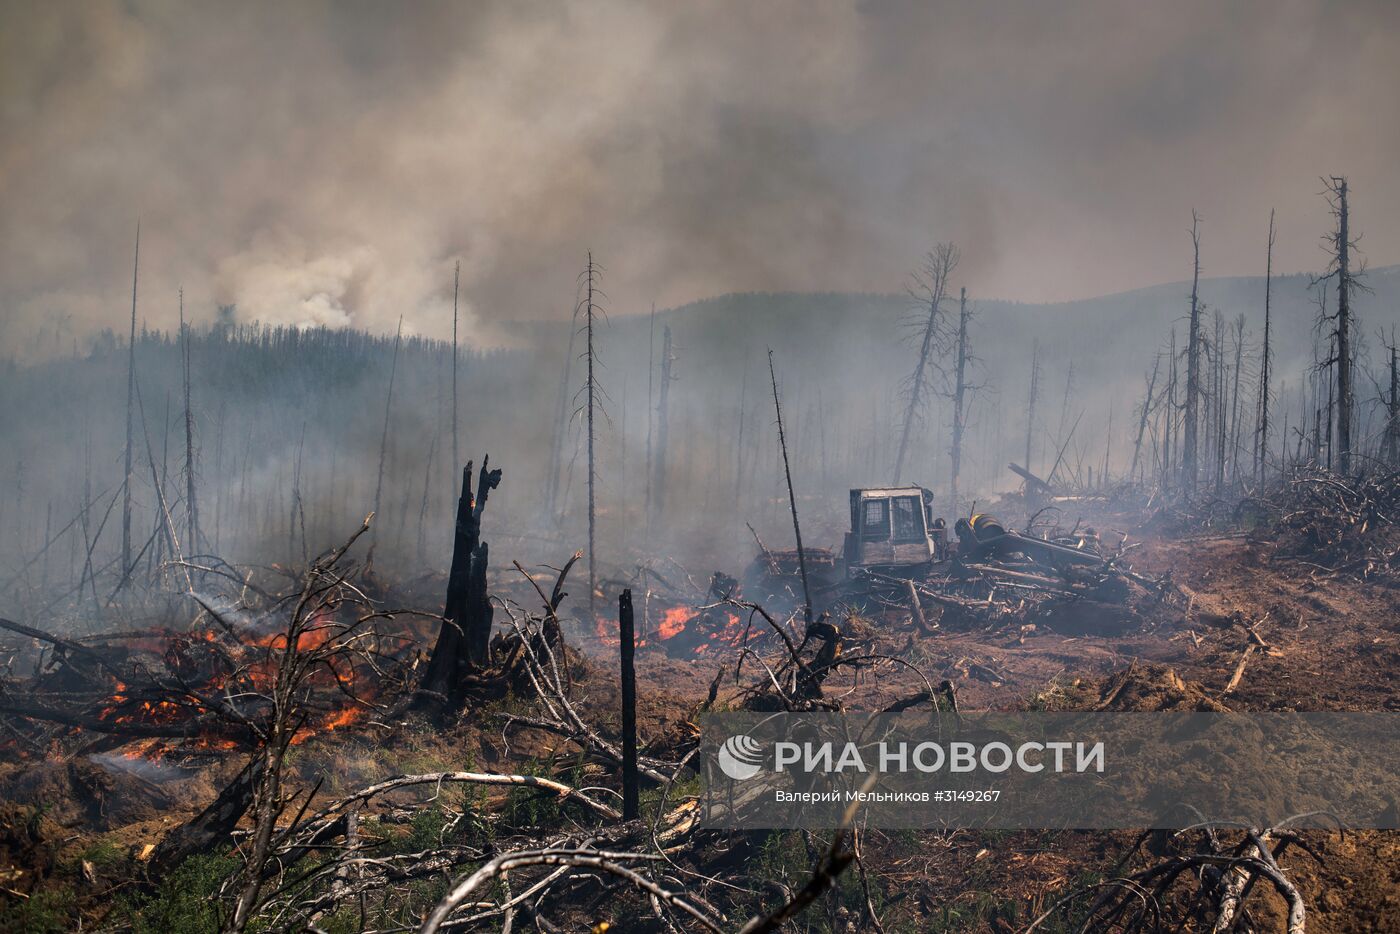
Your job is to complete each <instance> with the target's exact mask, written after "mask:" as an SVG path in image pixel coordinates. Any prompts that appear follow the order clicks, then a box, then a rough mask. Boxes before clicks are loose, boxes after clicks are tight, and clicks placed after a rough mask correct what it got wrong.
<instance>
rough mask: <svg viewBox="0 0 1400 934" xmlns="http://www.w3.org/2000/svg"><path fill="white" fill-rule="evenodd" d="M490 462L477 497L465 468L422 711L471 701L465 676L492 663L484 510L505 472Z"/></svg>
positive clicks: (419, 701) (420, 696) (419, 700)
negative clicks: (444, 598) (482, 520)
mask: <svg viewBox="0 0 1400 934" xmlns="http://www.w3.org/2000/svg"><path fill="white" fill-rule="evenodd" d="M488 461H489V459H488V458H482V461H481V473H480V475H479V477H478V479H477V486H476V495H475V496H473V495H472V485H471V484H472V465H471V462H470V461H468V462H467V466H466V467H465V468H463V470H462V495H461V497H460V498H459V499H458V501H457V525H456V531H455V533H454V535H453V540H452V569H451V571H449V572H448V576H447V599H446V600H445V601H444V605H443V610H442V617H443V624H442V628H441V629H440V630H438V640H437V644H436V645H434V646H433V652H432V655H431V656H430V657H429V659H428V667H427V670H426V671H425V672H424V674H423V680H422V682H421V683H420V684H419V686H418V692H417V695H416V697H415V704H414V706H416V707H418V708H419V709H429V710H436V711H439V712H442V713H455V712H457V711H459V710H461V709H462V707H463V705H464V704H465V703H466V700H467V694H466V691H465V675H466V674H467V673H468V672H470V671H472V670H474V669H478V668H481V667H484V666H485V665H486V664H487V662H488V661H489V654H490V653H489V646H490V639H491V623H492V620H493V611H492V608H491V603H490V600H489V599H488V598H487V594H486V567H487V563H488V560H489V550H488V548H487V546H486V543H485V542H483V541H482V540H481V514H482V512H483V511H484V510H485V508H486V497H487V495H488V494H489V493H490V492H491V491H492V490H494V489H495V488H496V487H498V486H499V485H500V483H501V471H500V470H499V469H497V470H488V469H487V464H488Z"/></svg>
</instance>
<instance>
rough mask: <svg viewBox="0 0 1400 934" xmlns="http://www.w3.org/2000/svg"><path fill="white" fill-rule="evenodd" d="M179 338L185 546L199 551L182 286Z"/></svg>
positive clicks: (181, 290) (188, 335) (187, 336)
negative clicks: (181, 352) (182, 384)
mask: <svg viewBox="0 0 1400 934" xmlns="http://www.w3.org/2000/svg"><path fill="white" fill-rule="evenodd" d="M180 340H181V343H183V344H184V350H185V353H184V357H185V361H184V362H185V517H186V518H187V519H188V520H189V522H188V526H189V530H188V533H187V534H186V536H185V547H186V548H187V549H188V550H189V551H190V552H191V553H194V552H196V551H199V498H198V497H197V496H195V463H194V407H193V406H192V405H191V400H190V326H189V324H187V323H186V322H185V290H184V288H183V287H182V288H181V289H180ZM298 457H300V454H298Z"/></svg>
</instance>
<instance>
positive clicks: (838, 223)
mask: <svg viewBox="0 0 1400 934" xmlns="http://www.w3.org/2000/svg"><path fill="white" fill-rule="evenodd" d="M0 15H3V17H4V21H5V23H6V28H5V29H4V30H3V31H0V199H3V202H4V205H5V210H4V212H3V214H0V309H3V313H4V318H5V320H6V321H7V322H8V324H9V329H8V330H6V331H5V332H4V339H5V340H6V342H7V343H9V344H11V345H12V346H18V345H19V342H20V341H21V340H22V339H25V338H27V337H28V336H31V335H33V334H34V333H36V332H37V331H39V330H40V329H43V328H48V329H50V330H53V331H55V332H57V331H58V330H59V329H60V327H62V328H63V329H66V331H68V332H71V333H72V334H74V335H82V334H85V333H90V332H92V331H93V330H95V329H98V328H102V327H115V328H118V329H120V327H121V320H122V317H123V314H124V312H123V306H124V304H125V301H126V300H127V299H128V298H129V295H128V290H129V286H130V272H131V270H130V263H131V251H132V235H133V232H134V228H135V224H136V221H137V219H138V217H139V218H140V219H141V222H142V232H143V242H142V289H141V291H142V296H143V298H142V305H141V307H142V311H141V314H142V316H143V317H144V318H145V319H146V320H147V321H148V322H149V323H151V324H152V325H154V326H162V327H163V326H169V325H170V324H172V323H173V320H174V316H175V314H176V303H175V292H176V289H177V287H178V286H180V285H183V286H184V287H185V293H186V299H187V301H186V307H187V309H188V310H189V312H190V314H191V316H192V317H194V318H195V320H196V321H207V320H210V319H211V318H212V317H213V315H214V314H215V309H216V308H217V307H218V306H220V305H236V306H237V309H238V310H237V314H238V317H239V318H240V319H242V320H254V319H256V320H260V321H264V322H268V323H276V324H287V325H296V326H304V325H312V324H326V325H331V326H337V327H338V326H358V327H364V328H368V329H371V330H375V331H380V332H383V331H392V330H393V328H394V326H395V322H396V321H397V319H398V317H399V316H400V315H403V316H404V318H405V331H406V332H407V333H410V334H424V335H429V336H435V337H442V336H446V335H447V334H448V333H449V332H450V328H451V312H450V304H451V301H452V273H453V266H454V264H455V263H456V262H457V261H458V260H460V261H461V263H462V309H463V311H462V313H463V316H464V317H463V320H464V322H465V327H466V329H467V333H468V335H469V337H470V338H471V339H473V340H475V341H476V342H478V343H484V344H490V343H499V342H501V341H504V340H505V339H506V337H505V334H506V331H505V329H504V327H502V325H504V324H505V323H507V322H510V321H514V320H521V319H536V318H563V317H566V316H567V315H568V314H569V312H570V310H571V308H572V306H573V300H574V281H575V275H576V273H577V270H578V268H579V267H580V266H581V265H582V263H583V258H584V253H585V251H586V250H588V249H592V250H593V252H594V254H595V256H597V257H599V258H600V259H601V260H602V262H603V264H604V266H605V268H606V269H607V273H608V291H609V294H610V296H611V303H612V305H613V307H614V308H615V309H620V310H640V309H642V308H644V307H646V305H647V304H648V303H649V302H651V301H652V300H655V301H656V302H657V303H658V304H660V305H662V306H663V307H664V306H666V305H675V304H680V303H683V302H686V301H692V300H696V299H700V298H703V297H706V296H709V295H714V294H719V293H724V292H730V291H744V290H810V291H819V290H834V289H840V290H852V291H861V290H864V291H887V292H888V291H894V290H897V289H898V287H899V286H900V284H901V283H902V282H903V281H904V279H905V276H906V275H907V273H908V271H909V270H910V269H911V268H913V267H914V266H915V265H916V264H917V262H918V257H919V256H920V255H921V254H922V253H923V252H924V251H925V250H926V249H927V248H928V247H929V246H930V245H931V244H932V243H933V242H935V241H938V240H950V239H951V240H955V241H957V242H958V243H959V245H960V246H961V247H962V252H963V256H964V263H963V267H962V273H963V278H964V279H965V280H966V282H967V284H968V285H969V287H970V289H971V290H972V292H973V294H975V295H981V296H995V297H1004V298H1009V299H1017V300H1026V301H1030V300H1065V299H1069V298H1074V297H1082V296H1087V295H1093V294H1102V293H1105V292H1110V291H1116V290H1120V289H1126V288H1132V287H1136V286H1140V285H1145V284H1151V283H1155V282H1163V281H1170V280H1174V279H1177V278H1179V277H1180V276H1181V275H1183V274H1184V272H1185V271H1186V270H1187V268H1188V263H1189V252H1188V245H1189V243H1188V241H1187V239H1186V234H1185V232H1184V231H1185V228H1186V227H1187V226H1188V225H1189V211H1190V208H1191V206H1193V205H1195V206H1199V207H1200V208H1201V209H1202V211H1203V214H1204V216H1205V220H1206V226H1205V229H1204V235H1203V243H1204V249H1205V257H1204V259H1205V264H1206V271H1207V272H1208V273H1211V274H1217V275H1219V274H1231V273H1254V272H1257V271H1258V269H1259V267H1260V266H1261V265H1262V256H1263V240H1264V234H1263V232H1264V229H1265V227H1266V224H1267V216H1268V212H1269V209H1270V207H1277V208H1278V216H1279V228H1280V237H1279V245H1278V247H1277V250H1276V254H1275V262H1276V268H1281V269H1284V270H1295V269H1308V268H1315V267H1317V266H1319V265H1321V263H1322V258H1321V254H1320V253H1319V252H1318V250H1317V236H1318V235H1319V233H1321V232H1322V231H1324V230H1325V229H1326V227H1327V219H1326V216H1325V208H1324V206H1323V205H1322V203H1321V201H1320V199H1319V198H1318V197H1317V191H1318V188H1319V185H1318V182H1317V178H1318V176H1319V175H1322V174H1329V173H1346V174H1348V175H1350V176H1351V180H1352V185H1353V189H1354V191H1355V192H1356V195H1355V202H1354V203H1355V207H1354V210H1355V221H1356V226H1357V227H1358V229H1362V230H1364V231H1366V234H1367V240H1366V246H1367V248H1368V251H1369V252H1370V254H1371V256H1372V258H1373V260H1374V261H1375V262H1376V263H1377V264H1384V263H1386V262H1393V261H1394V260H1395V259H1396V258H1397V247H1396V243H1397V240H1400V179H1397V178H1396V177H1395V175H1394V173H1393V171H1392V168H1393V166H1394V164H1395V162H1396V158H1397V156H1400V124H1397V123H1396V122H1395V121H1393V120H1387V119H1384V117H1383V115H1384V114H1385V113H1388V112H1390V109H1391V106H1392V102H1391V101H1390V97H1391V96H1392V94H1393V90H1394V88H1395V87H1396V86H1397V84H1400V15H1397V8H1396V7H1395V6H1394V5H1393V4H1388V3H1369V4H1367V3H1358V4H1348V5H1345V6H1338V5H1331V4H1324V3H1321V2H1304V0H1293V2H1283V3H1257V4H1231V5H1218V4H1209V3H1200V4H1190V5H1186V6H1183V5H1181V4H1173V5H1171V6H1170V7H1157V8H1144V7H1141V6H1140V5H1134V6H1132V7H1125V6H1123V5H1121V4H1116V3H1109V2H1089V3H1080V4H1074V5H1061V4H1055V5H1051V4H1042V5H1026V4H1003V3H997V2H992V3H982V4H975V5H966V4H956V5H952V4H950V5H943V4H925V3H880V4H867V3H859V2H835V0H831V2H817V3H813V2H805V0H786V2H770V3H763V4H729V3H696V4H685V5H664V6H658V5H652V4H639V3H636V4H634V3H629V2H623V0H607V2H582V0H553V2H531V3H504V2H502V3H489V2H488V3H472V4H459V3H451V4H447V3H443V4H413V5H390V4H378V3H331V2H323V3H316V2H304V3H298V4H295V5H290V6H289V5H286V4H273V3H249V4H239V5H234V6H230V5H227V4H198V3H195V4H178V5H176V4H166V3H155V2H142V0H133V2H107V3H101V2H94V3H89V4H82V5H74V4H30V3H18V2H16V3H5V5H4V11H3V14H0ZM59 322H61V325H60V324H59Z"/></svg>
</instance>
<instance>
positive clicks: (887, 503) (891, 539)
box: [843, 486, 949, 576]
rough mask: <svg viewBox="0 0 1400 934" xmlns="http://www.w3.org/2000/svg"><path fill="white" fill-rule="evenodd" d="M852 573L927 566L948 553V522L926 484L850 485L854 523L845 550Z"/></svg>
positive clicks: (852, 521)
mask: <svg viewBox="0 0 1400 934" xmlns="http://www.w3.org/2000/svg"><path fill="white" fill-rule="evenodd" d="M843 555H844V558H845V564H846V574H847V576H850V575H853V574H855V573H858V572H859V571H860V570H862V569H865V570H879V571H885V572H889V571H895V572H898V571H899V570H901V569H913V568H917V567H922V566H924V565H927V564H929V563H931V562H935V561H944V560H947V558H948V556H949V542H948V526H947V523H946V522H945V521H944V520H943V519H942V518H941V517H935V516H934V514H933V493H931V492H930V491H928V490H926V489H924V488H923V487H921V486H901V487H875V488H870V489H855V490H851V528H850V531H848V532H847V533H846V540H845V548H844V552H843Z"/></svg>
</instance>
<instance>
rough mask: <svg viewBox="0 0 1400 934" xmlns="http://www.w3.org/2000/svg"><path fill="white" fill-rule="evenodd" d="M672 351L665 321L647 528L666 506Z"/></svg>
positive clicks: (674, 356) (672, 375) (674, 360)
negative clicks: (650, 507) (650, 506)
mask: <svg viewBox="0 0 1400 934" xmlns="http://www.w3.org/2000/svg"><path fill="white" fill-rule="evenodd" d="M675 362H676V355H675V354H674V353H673V352H672V348H671V326H670V325H669V324H668V325H666V326H665V327H664V328H663V329H662V332H661V381H660V382H661V384H660V387H659V391H658V393H657V401H656V452H655V461H654V463H653V464H652V469H653V471H654V476H653V477H652V481H651V497H652V499H651V505H652V509H651V514H650V516H649V517H648V522H647V528H648V530H650V529H651V528H652V527H653V526H654V525H655V524H656V522H657V520H659V519H660V518H661V516H662V514H663V513H664V512H665V510H666V444H667V441H668V439H669V437H670V421H669V419H668V418H667V414H668V412H669V406H670V401H671V383H672V382H673V381H674V380H675V379H676V377H675V375H674V374H673V373H672V372H671V367H672V365H673V364H675Z"/></svg>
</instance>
